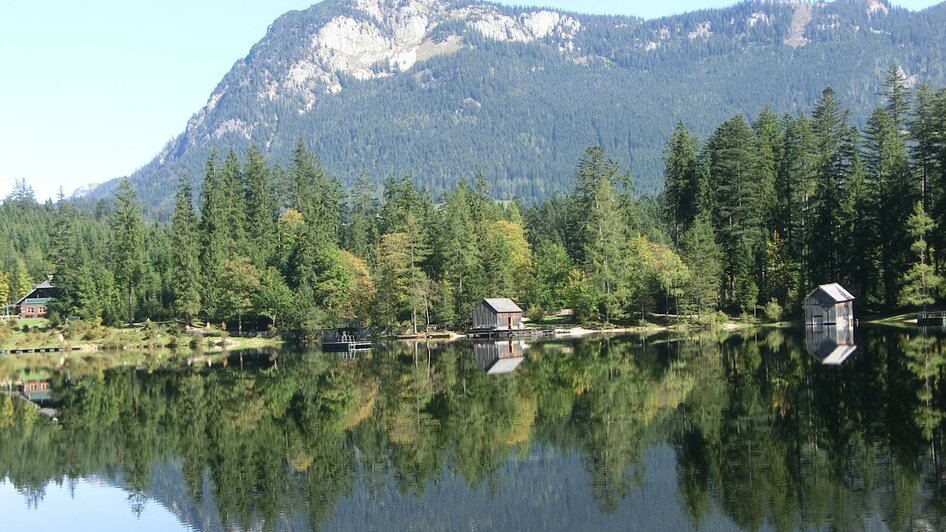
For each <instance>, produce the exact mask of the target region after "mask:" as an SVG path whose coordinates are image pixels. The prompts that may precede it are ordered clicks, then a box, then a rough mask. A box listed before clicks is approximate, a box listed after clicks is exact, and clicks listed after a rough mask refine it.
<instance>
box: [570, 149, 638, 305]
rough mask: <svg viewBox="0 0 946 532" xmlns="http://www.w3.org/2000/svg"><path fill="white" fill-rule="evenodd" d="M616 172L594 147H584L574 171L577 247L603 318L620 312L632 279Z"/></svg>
mask: <svg viewBox="0 0 946 532" xmlns="http://www.w3.org/2000/svg"><path fill="white" fill-rule="evenodd" d="M619 175H620V174H619V168H618V165H617V164H616V163H615V162H614V161H612V160H610V159H608V157H607V155H606V154H605V153H604V150H602V149H601V148H600V147H597V146H594V147H591V148H588V149H587V150H585V154H584V156H583V157H582V159H581V161H580V162H579V164H578V169H577V171H576V173H575V178H576V181H577V183H576V185H575V193H574V198H573V201H575V202H576V206H577V210H578V211H579V212H581V213H582V215H581V217H580V219H579V223H580V226H579V228H580V235H581V246H580V249H581V250H582V256H583V258H584V266H585V271H586V272H587V273H588V278H589V279H590V280H591V282H592V283H593V284H594V285H595V287H596V288H597V290H598V292H599V294H600V295H601V300H600V310H601V312H602V314H603V317H604V320H605V321H610V320H611V318H612V317H616V316H620V315H621V314H622V313H623V310H624V308H625V306H626V304H627V301H628V299H629V298H630V297H631V294H630V293H629V292H630V287H631V286H632V284H633V282H634V279H630V278H629V276H628V273H629V272H628V269H627V263H626V259H627V257H626V250H627V241H628V232H627V226H626V224H625V218H624V217H622V215H621V210H620V207H619V202H618V198H617V195H616V193H615V190H614V185H613V184H614V182H615V180H616V179H617V178H618V177H619Z"/></svg>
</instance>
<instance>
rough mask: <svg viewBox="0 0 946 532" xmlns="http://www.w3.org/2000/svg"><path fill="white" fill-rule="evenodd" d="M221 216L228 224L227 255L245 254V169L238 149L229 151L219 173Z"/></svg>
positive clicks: (228, 256)
mask: <svg viewBox="0 0 946 532" xmlns="http://www.w3.org/2000/svg"><path fill="white" fill-rule="evenodd" d="M218 177H219V181H218V186H219V187H220V209H221V211H222V213H221V218H222V220H223V222H224V223H225V224H226V225H225V227H226V230H227V239H226V241H227V249H226V257H227V258H230V257H233V256H236V255H241V256H242V255H245V254H246V252H247V242H246V213H247V209H246V203H245V201H244V186H243V171H242V168H241V165H240V159H239V158H238V157H237V154H236V151H234V150H232V149H231V150H230V151H229V152H227V158H226V159H225V160H224V162H223V168H222V169H221V171H220V174H219V176H218Z"/></svg>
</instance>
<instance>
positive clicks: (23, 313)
mask: <svg viewBox="0 0 946 532" xmlns="http://www.w3.org/2000/svg"><path fill="white" fill-rule="evenodd" d="M57 295H59V289H58V288H56V286H55V285H53V278H52V276H47V277H46V280H45V281H43V282H41V283H39V284H38V285H35V286H33V289H32V290H30V292H29V293H28V294H26V295H25V296H23V297H22V298H20V300H19V301H17V302H16V303H15V304H14V305H13V313H14V314H16V315H18V316H19V317H21V318H45V317H46V313H47V310H48V307H49V302H50V301H52V300H53V299H55V298H56V296H57Z"/></svg>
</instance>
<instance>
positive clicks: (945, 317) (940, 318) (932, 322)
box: [916, 311, 946, 327]
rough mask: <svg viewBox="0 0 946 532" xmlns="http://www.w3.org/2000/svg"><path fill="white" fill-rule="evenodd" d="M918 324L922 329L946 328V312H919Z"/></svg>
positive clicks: (917, 316)
mask: <svg viewBox="0 0 946 532" xmlns="http://www.w3.org/2000/svg"><path fill="white" fill-rule="evenodd" d="M916 324H917V325H919V326H921V327H946V312H943V311H936V312H918V313H917V315H916Z"/></svg>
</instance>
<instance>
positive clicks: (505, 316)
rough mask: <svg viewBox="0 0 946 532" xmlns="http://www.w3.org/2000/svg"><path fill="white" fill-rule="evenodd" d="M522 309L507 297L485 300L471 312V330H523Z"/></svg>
mask: <svg viewBox="0 0 946 532" xmlns="http://www.w3.org/2000/svg"><path fill="white" fill-rule="evenodd" d="M522 314H523V313H522V309H521V308H519V305H517V304H516V303H515V302H514V301H513V300H511V299H509V298H508V297H494V298H487V299H484V300H482V301H480V303H479V304H478V305H476V308H475V309H474V310H473V330H486V331H514V330H519V329H523V328H524V325H523V324H522Z"/></svg>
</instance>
